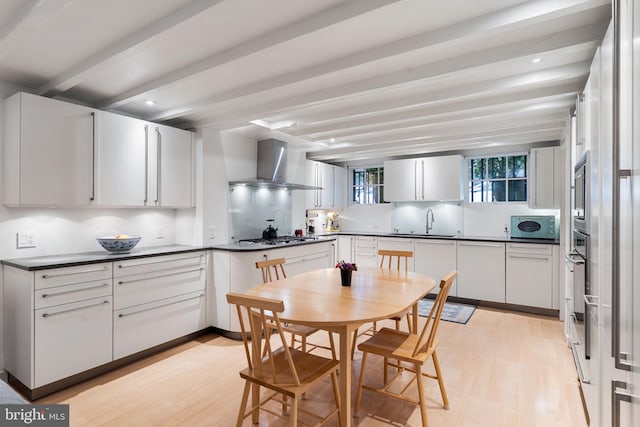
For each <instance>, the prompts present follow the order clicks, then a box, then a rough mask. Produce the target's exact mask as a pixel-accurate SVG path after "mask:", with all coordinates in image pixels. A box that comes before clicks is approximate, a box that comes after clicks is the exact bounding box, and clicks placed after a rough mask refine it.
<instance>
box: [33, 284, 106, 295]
mask: <svg viewBox="0 0 640 427" xmlns="http://www.w3.org/2000/svg"><path fill="white" fill-rule="evenodd" d="M105 286H109V284H108V283H103V284H102V285H98V286H91V287H88V288H82V289H74V290H72V291H62V292H55V293H52V294H42V298H47V297H55V296H58V295H65V294H71V293H74V292H83V291H88V290H91V289H99V288H104V287H105Z"/></svg>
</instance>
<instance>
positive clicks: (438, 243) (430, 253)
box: [414, 239, 457, 296]
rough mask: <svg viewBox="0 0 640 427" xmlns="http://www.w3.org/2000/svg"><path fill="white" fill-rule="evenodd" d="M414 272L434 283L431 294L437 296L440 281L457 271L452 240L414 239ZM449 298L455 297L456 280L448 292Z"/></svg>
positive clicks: (454, 247) (454, 245) (454, 243)
mask: <svg viewBox="0 0 640 427" xmlns="http://www.w3.org/2000/svg"><path fill="white" fill-rule="evenodd" d="M414 260H415V272H416V273H420V274H425V275H427V276H430V277H431V278H433V280H435V281H436V288H434V289H433V290H432V291H431V293H433V294H437V293H438V292H439V290H440V289H439V288H438V287H437V286H438V285H439V284H440V279H442V278H443V277H444V276H445V275H447V274H448V273H450V272H451V271H454V270H457V251H456V242H455V241H454V240H436V239H415V251H414ZM449 295H450V296H457V280H454V282H453V284H452V285H451V289H450V290H449Z"/></svg>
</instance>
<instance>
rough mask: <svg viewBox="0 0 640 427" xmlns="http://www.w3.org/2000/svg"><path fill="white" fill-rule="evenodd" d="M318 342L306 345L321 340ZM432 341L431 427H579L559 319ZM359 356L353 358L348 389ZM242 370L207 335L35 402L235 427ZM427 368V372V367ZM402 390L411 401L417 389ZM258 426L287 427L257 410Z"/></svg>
mask: <svg viewBox="0 0 640 427" xmlns="http://www.w3.org/2000/svg"><path fill="white" fill-rule="evenodd" d="M381 323H382V324H383V325H386V323H385V322H381ZM388 326H392V325H391V323H389V325H388ZM316 335H318V337H317V338H316V336H315V335H314V336H313V337H312V340H313V339H318V340H322V339H326V334H316ZM438 336H439V338H440V347H439V349H438V355H439V358H440V363H441V367H442V371H443V376H444V381H445V385H446V388H447V393H448V395H449V400H450V409H449V410H445V409H443V408H442V402H441V401H440V393H439V391H438V386H437V382H436V381H432V380H428V379H425V386H426V387H425V388H426V391H427V395H428V396H430V398H429V402H428V417H429V425H430V426H432V427H433V426H455V427H460V426H465V427H475V426H478V427H485V426H486V427H500V426H504V427H507V426H508V427H519V426H521V427H528V426H531V427H537V426H545V427H552V426H558V427H560V426H562V427H564V426H571V427H583V426H586V421H585V417H584V413H583V410H582V405H581V401H580V395H579V391H578V385H577V376H576V371H575V367H574V365H573V360H572V357H571V351H570V349H569V348H568V347H567V346H566V344H565V342H564V339H563V324H562V323H561V322H559V321H558V320H556V319H553V318H548V317H541V316H534V315H528V314H522V313H513V312H506V311H500V310H491V309H485V308H478V309H477V310H476V312H475V313H474V315H473V316H472V318H471V320H470V321H469V323H467V324H466V325H460V324H456V323H450V322H441V324H440V330H439V333H438ZM362 339H364V337H363V338H362ZM361 356H362V355H361V354H360V353H359V352H356V358H355V361H354V364H353V375H354V377H353V383H354V387H355V384H356V382H357V378H358V376H359V373H360V362H361ZM245 364H246V361H245V358H244V352H243V347H242V344H241V342H237V341H232V340H229V339H226V338H223V337H219V336H216V335H213V334H210V335H205V336H202V337H200V338H198V339H197V340H194V341H192V342H189V343H186V344H183V345H181V346H179V347H176V348H173V349H171V350H168V351H165V352H163V353H160V354H158V355H155V356H152V357H149V358H147V359H144V360H141V361H139V362H137V363H134V364H132V365H129V366H126V367H124V368H121V369H119V370H116V371H113V372H110V373H108V374H105V375H102V376H100V377H97V378H94V379H92V380H89V381H87V382H85V383H82V384H79V385H76V386H74V387H71V388H68V389H66V390H63V391H60V392H58V393H56V394H53V395H50V396H47V397H44V398H42V399H40V400H39V401H37V402H36V403H67V404H69V405H70V412H71V414H70V418H71V426H91V427H95V426H136V427H138V426H232V425H234V424H235V418H236V414H237V409H238V405H239V401H240V397H241V395H242V387H243V382H242V380H241V379H240V377H239V375H238V371H240V370H241V369H242V368H244V367H245ZM381 364H382V363H381V360H378V359H377V358H375V357H373V356H372V357H370V358H369V364H368V365H369V366H368V367H367V382H369V383H374V384H376V382H378V383H380V382H381V379H382V373H381ZM425 366H426V367H427V370H429V371H432V370H433V365H432V364H431V362H430V361H428V362H427V363H426V364H425ZM409 390H410V391H409V393H415V395H416V396H417V391H416V388H415V385H412V386H411V388H409ZM353 395H354V396H355V390H354V392H353ZM331 405H333V399H332V394H331V387H330V384H329V382H327V383H326V384H322V386H321V387H319V388H318V389H317V390H314V391H313V392H310V393H308V394H307V398H306V400H305V401H303V403H302V405H301V406H302V407H305V406H306V407H308V408H311V409H312V410H313V411H320V412H321V411H323V410H328V408H331V407H332V406H331ZM356 415H357V416H358V418H354V425H358V426H420V410H419V408H418V407H417V406H414V405H412V404H409V403H404V402H400V401H397V400H395V399H393V400H392V399H389V398H384V397H383V396H378V395H374V394H373V393H369V392H368V391H366V390H365V391H364V394H363V399H362V407H361V409H360V412H359V413H358V414H356ZM245 425H247V426H249V425H251V422H250V420H249V419H247V420H245ZM260 425H261V426H267V425H268V426H284V425H288V424H287V423H286V421H283V420H280V419H278V418H276V417H274V416H272V415H269V414H267V413H264V412H262V413H261V417H260ZM327 425H331V426H335V425H338V423H337V420H335V419H333V420H331V421H330V422H329V423H328V424H327Z"/></svg>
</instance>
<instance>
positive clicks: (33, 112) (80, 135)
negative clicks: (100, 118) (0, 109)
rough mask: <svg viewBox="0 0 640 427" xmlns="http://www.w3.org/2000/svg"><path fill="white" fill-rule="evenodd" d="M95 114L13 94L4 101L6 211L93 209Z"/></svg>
mask: <svg viewBox="0 0 640 427" xmlns="http://www.w3.org/2000/svg"><path fill="white" fill-rule="evenodd" d="M95 119H96V117H95V110H92V109H91V108H87V107H83V106H79V105H75V104H69V103H66V102H61V101H57V100H54V99H50V98H43V97H40V96H36V95H31V94H27V93H17V94H15V95H13V96H11V97H10V98H8V99H7V100H6V101H5V121H4V124H5V126H4V127H5V130H4V194H5V199H4V202H5V204H6V205H7V206H89V205H91V204H93V200H94V197H95V194H94V171H93V167H94V164H93V156H94V149H95V140H94V126H95Z"/></svg>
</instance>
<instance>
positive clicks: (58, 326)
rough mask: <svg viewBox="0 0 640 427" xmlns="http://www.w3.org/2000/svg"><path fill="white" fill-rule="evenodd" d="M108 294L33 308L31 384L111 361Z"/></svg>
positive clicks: (110, 324)
mask: <svg viewBox="0 0 640 427" xmlns="http://www.w3.org/2000/svg"><path fill="white" fill-rule="evenodd" d="M112 313H113V305H112V301H111V296H106V297H101V298H94V299H90V300H85V301H80V302H74V303H70V304H63V305H58V306H54V307H47V308H42V309H39V310H36V311H35V321H34V323H35V334H34V335H35V339H34V342H35V344H36V345H35V346H34V353H35V363H34V370H35V383H34V386H35V387H40V386H43V385H46V384H49V383H52V382H54V381H58V380H61V379H63V378H66V377H69V376H71V375H74V374H77V373H79V372H83V371H86V370H88V369H91V368H94V367H96V366H100V365H104V364H105V363H108V362H111V360H112V355H111V337H112V329H111V328H112V323H111V315H112Z"/></svg>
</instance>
